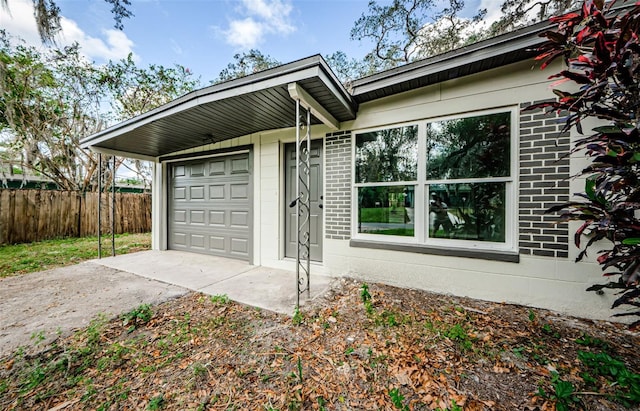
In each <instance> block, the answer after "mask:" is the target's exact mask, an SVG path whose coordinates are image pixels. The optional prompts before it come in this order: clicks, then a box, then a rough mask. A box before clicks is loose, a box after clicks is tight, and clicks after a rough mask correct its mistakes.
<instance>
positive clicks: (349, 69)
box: [324, 50, 378, 89]
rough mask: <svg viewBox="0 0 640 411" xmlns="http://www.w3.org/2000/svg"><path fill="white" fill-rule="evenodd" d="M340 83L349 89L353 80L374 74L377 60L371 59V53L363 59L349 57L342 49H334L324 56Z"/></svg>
mask: <svg viewBox="0 0 640 411" xmlns="http://www.w3.org/2000/svg"><path fill="white" fill-rule="evenodd" d="M324 59H325V60H326V61H327V64H329V66H330V67H331V69H332V70H333V72H334V73H336V76H338V79H339V80H340V82H342V84H343V85H344V86H345V87H346V88H347V89H349V88H350V87H351V82H352V81H353V80H356V79H359V78H362V77H365V76H369V75H371V74H375V73H376V72H377V66H378V64H377V62H376V61H374V60H372V55H367V56H365V58H364V59H363V60H357V59H355V58H349V57H348V56H347V54H346V53H345V52H344V51H340V50H339V51H336V52H334V53H332V54H329V55H327V56H325V57H324Z"/></svg>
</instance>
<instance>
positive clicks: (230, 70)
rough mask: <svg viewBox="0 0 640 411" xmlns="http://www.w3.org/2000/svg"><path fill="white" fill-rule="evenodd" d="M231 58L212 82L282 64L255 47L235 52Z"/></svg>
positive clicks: (230, 78) (238, 76)
mask: <svg viewBox="0 0 640 411" xmlns="http://www.w3.org/2000/svg"><path fill="white" fill-rule="evenodd" d="M233 60H234V61H233V62H232V63H229V64H227V67H226V68H224V69H223V70H222V71H221V72H220V74H218V78H217V79H216V80H215V81H214V82H213V83H221V82H224V81H229V80H234V79H237V78H242V77H246V76H248V75H250V74H254V73H257V72H260V71H264V70H268V69H270V68H272V67H276V66H279V65H281V64H282V63H280V62H279V61H278V60H276V59H274V58H273V57H271V56H269V55H264V54H262V52H260V50H256V49H251V50H249V51H246V52H243V53H242V54H240V53H238V54H235V55H234V56H233Z"/></svg>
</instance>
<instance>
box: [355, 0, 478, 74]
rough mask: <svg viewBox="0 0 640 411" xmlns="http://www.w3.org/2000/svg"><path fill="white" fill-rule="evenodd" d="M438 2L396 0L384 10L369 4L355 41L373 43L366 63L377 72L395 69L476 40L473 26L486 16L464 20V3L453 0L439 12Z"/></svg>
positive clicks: (357, 24)
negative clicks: (371, 64) (462, 15)
mask: <svg viewBox="0 0 640 411" xmlns="http://www.w3.org/2000/svg"><path fill="white" fill-rule="evenodd" d="M436 4H437V3H436V2H435V1H434V0H394V1H393V2H392V3H391V5H388V6H381V5H379V4H378V3H376V2H375V1H370V2H369V9H368V13H363V14H362V16H360V18H359V19H358V20H356V22H355V23H354V26H353V28H352V29H351V39H352V40H358V41H361V40H365V39H366V40H372V41H373V43H374V49H373V50H372V51H371V52H370V53H369V54H367V56H366V57H365V60H369V61H370V62H371V63H373V65H374V67H375V69H376V71H379V70H384V69H388V68H391V67H395V66H397V65H399V64H403V63H408V62H411V61H414V60H417V59H421V58H425V57H429V56H432V55H435V54H439V53H442V52H445V51H449V50H452V49H454V48H457V47H460V46H462V45H463V44H465V43H466V41H467V39H468V38H469V37H472V38H473V36H471V34H472V33H473V25H474V24H475V23H477V22H479V21H480V20H481V19H482V17H483V16H484V15H485V11H484V10H481V11H478V12H477V13H476V14H475V15H474V16H473V17H472V18H471V19H464V18H461V17H460V12H461V11H462V10H463V9H464V6H465V3H464V0H449V2H448V6H447V7H445V8H443V9H442V10H435V7H436Z"/></svg>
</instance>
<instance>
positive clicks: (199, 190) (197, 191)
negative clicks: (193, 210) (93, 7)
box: [189, 186, 204, 200]
mask: <svg viewBox="0 0 640 411" xmlns="http://www.w3.org/2000/svg"><path fill="white" fill-rule="evenodd" d="M189 199H190V200H204V186H191V187H189Z"/></svg>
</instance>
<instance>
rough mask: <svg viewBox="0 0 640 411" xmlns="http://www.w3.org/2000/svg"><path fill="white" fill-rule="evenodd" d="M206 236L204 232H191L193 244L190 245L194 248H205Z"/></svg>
mask: <svg viewBox="0 0 640 411" xmlns="http://www.w3.org/2000/svg"><path fill="white" fill-rule="evenodd" d="M204 238H205V237H204V235H203V234H191V235H190V239H191V244H189V246H190V247H192V248H199V249H201V250H204V249H205V248H204Z"/></svg>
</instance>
